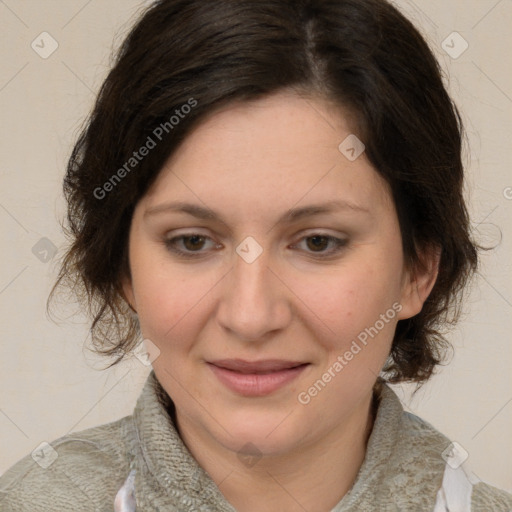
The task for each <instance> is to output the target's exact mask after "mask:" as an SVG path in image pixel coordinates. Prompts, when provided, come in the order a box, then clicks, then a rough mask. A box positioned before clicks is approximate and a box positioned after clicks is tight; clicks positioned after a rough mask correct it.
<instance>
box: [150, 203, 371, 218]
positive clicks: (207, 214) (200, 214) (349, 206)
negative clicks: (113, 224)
mask: <svg viewBox="0 0 512 512" xmlns="http://www.w3.org/2000/svg"><path fill="white" fill-rule="evenodd" d="M337 211H349V212H354V213H362V214H367V215H369V214H370V210H369V209H368V208H366V207H364V206H362V205H359V204H356V203H353V202H351V201H346V200H343V201H329V202H326V203H322V204H312V205H308V206H303V207H301V208H292V209H290V210H287V211H286V212H285V213H284V214H283V215H281V217H279V219H278V220H277V224H285V223H292V222H294V221H297V220H300V219H304V218H307V217H313V216H315V215H322V214H326V213H334V212H337ZM168 212H176V213H186V214H188V215H191V216H193V217H196V218H198V219H203V220H217V221H220V222H222V223H223V224H227V223H226V222H225V220H224V219H223V218H222V216H221V215H220V214H218V213H217V212H215V211H214V210H211V209H210V208H205V207H203V206H199V205H197V204H192V203H187V202H183V201H173V202H168V203H163V204H160V205H157V206H153V207H151V208H148V209H147V210H146V211H145V212H144V217H146V216H149V215H156V214H160V213H168Z"/></svg>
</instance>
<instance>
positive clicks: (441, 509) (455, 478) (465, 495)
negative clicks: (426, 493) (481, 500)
mask: <svg viewBox="0 0 512 512" xmlns="http://www.w3.org/2000/svg"><path fill="white" fill-rule="evenodd" d="M472 492H473V484H472V483H471V482H470V481H469V478H468V477H467V475H466V472H465V471H464V469H462V466H459V467H458V468H457V469H453V468H452V467H450V465H449V464H446V467H445V470H444V475H443V483H442V486H441V488H440V489H439V491H438V493H437V497H436V504H435V506H434V510H433V511H432V512H471V493H472Z"/></svg>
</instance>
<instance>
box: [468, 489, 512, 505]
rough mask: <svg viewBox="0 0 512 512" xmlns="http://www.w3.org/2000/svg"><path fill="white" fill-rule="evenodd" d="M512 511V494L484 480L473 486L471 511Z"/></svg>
mask: <svg viewBox="0 0 512 512" xmlns="http://www.w3.org/2000/svg"><path fill="white" fill-rule="evenodd" d="M489 510H492V511H493V512H494V511H495V512H511V511H512V494H510V493H508V492H506V491H503V490H501V489H498V488H496V487H493V486H492V485H489V484H487V483H484V482H479V483H477V484H475V485H474V486H473V494H472V495H471V512H488V511H489Z"/></svg>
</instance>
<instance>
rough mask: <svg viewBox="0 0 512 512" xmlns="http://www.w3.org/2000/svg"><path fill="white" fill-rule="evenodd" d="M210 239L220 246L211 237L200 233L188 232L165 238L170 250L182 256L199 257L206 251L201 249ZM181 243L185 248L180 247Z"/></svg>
mask: <svg viewBox="0 0 512 512" xmlns="http://www.w3.org/2000/svg"><path fill="white" fill-rule="evenodd" d="M208 240H209V241H210V242H212V243H213V244H214V246H215V247H216V248H219V247H220V246H218V245H215V243H214V242H213V240H212V239H211V238H210V237H208V236H205V235H201V234H198V233H186V234H184V235H180V236H176V237H174V238H170V239H167V240H165V246H166V247H167V249H168V250H170V251H171V252H174V253H175V254H178V255H180V256H185V257H190V258H197V257H199V256H202V255H204V253H205V251H202V250H201V249H203V248H204V246H205V244H206V242H207V241H208ZM180 244H181V246H182V247H184V248H185V250H183V249H182V248H180V247H178V245H180Z"/></svg>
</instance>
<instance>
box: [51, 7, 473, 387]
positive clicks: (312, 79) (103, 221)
mask: <svg viewBox="0 0 512 512" xmlns="http://www.w3.org/2000/svg"><path fill="white" fill-rule="evenodd" d="M285 89H288V90H290V89H291V90H295V91H297V92H299V93H303V94H306V95H309V96H310V97H313V98H319V99H325V100H328V101H330V102H335V104H338V105H340V106H341V107H344V108H345V109H349V111H350V112H353V113H354V114H355V119H356V124H357V129H358V132H357V133H358V134H359V135H360V138H362V139H363V141H364V144H365V145H366V156H367V157H368V159H369V160H370V162H371V164H372V165H373V166H374V168H375V169H376V171H377V172H378V173H379V174H380V175H381V176H383V177H384V178H385V180H386V181H387V183H389V186H390V190H391V192H392V196H393V200H394V203H395V206H396V210H397V214H398V218H399V224H400V230H401V235H402V243H403V253H404V261H405V262H406V265H407V266H408V267H409V268H414V267H417V266H420V265H421V264H422V256H421V255H422V251H424V250H425V249H427V248H429V247H437V248H439V249H440V250H441V257H440V265H439V274H438V277H437V281H436V283H435V285H434V288H433V289H432V292H431V293H430V295H429V297H428V299H427V300H426V302H425V304H424V306H423V308H422V310H421V312H420V313H419V314H417V315H415V316H414V317H412V318H410V319H406V320H401V321H399V322H398V324H397V328H396V332H395V335H394V340H393V343H392V348H391V352H390V354H389V357H388V360H387V362H386V365H385V367H384V369H383V370H384V372H385V375H386V380H388V381H389V382H402V381H404V382H405V381H413V382H417V383H421V382H423V381H426V380H427V379H428V378H429V377H430V376H431V375H432V374H433V372H434V369H435V367H436V366H437V365H438V364H441V363H442V362H443V358H444V357H445V356H446V351H447V349H448V348H449V347H450V344H449V343H448V341H447V338H446V337H445V336H446V333H445V332H444V330H445V328H446V327H447V326H448V324H450V325H453V324H455V322H456V321H457V320H458V318H459V316H460V312H461V308H460V306H461V304H462V301H463V295H464V294H463V291H464V290H465V289H466V285H467V284H468V281H469V279H470V277H471V276H472V274H473V272H474V271H475V270H476V269H477V265H478V256H477V254H478V253H477V250H478V246H477V245H475V243H474V242H473V241H472V240H471V235H470V232H469V219H468V213H467V209H466V205H465V202H464V198H463V185H464V183H463V174H464V169H463V164H462V157H461V153H462V140H463V127H462V122H461V118H460V115H459V112H458V110H457V108H456V106H455V105H454V103H453V101H452V100H451V98H450V97H449V94H448V93H447V91H446V89H445V86H444V85H443V73H442V70H441V68H440V66H439V64H438V62H437V60H436V58H435V56H434V54H433V53H432V51H431V50H430V48H429V46H428V44H427V42H426V41H425V39H424V38H423V37H422V36H421V34H420V33H419V31H418V30H417V29H416V28H415V27H414V25H413V24H412V23H411V22H410V21H409V20H408V19H407V18H405V17H404V16H403V15H402V14H401V13H400V11H399V10H398V9H397V8H395V7H394V6H393V5H392V4H391V3H389V2H387V1H385V0H258V1H255V0H216V1H215V2H211V0H159V1H156V2H155V3H154V4H152V5H151V6H150V7H149V8H148V9H147V10H146V11H145V12H143V13H142V14H141V16H140V18H139V20H138V21H137V22H136V23H135V25H134V26H133V28H132V29H131V31H130V33H129V34H128V36H127V37H126V39H125V40H124V42H123V44H122V46H121V47H120V49H119V51H118V53H117V56H116V59H115V62H114V64H113V67H112V69H111V70H110V72H109V74H108V76H107V78H106V79H105V81H104V83H103V85H102V87H101V90H100V92H99V94H98V97H97V100H96V103H95V106H94V108H93V111H92V113H91V115H90V116H89V117H88V119H87V123H86V125H85V127H84V128H83V130H82V132H81V133H80V136H79V137H78V140H77V142H76V145H75V147H74V149H73V151H72V154H71V157H70V159H69V162H68V166H67V172H66V176H65V179H64V194H65V197H66V200H67V204H68V213H67V221H68V222H67V225H66V226H64V229H65V232H66V234H67V235H68V237H69V239H70V245H69V248H68V250H67V252H66V254H65V255H64V257H63V259H62V262H61V267H60V271H59V275H58V279H57V282H56V284H55V286H54V288H53V289H52V293H51V294H50V298H49V304H50V303H51V300H52V297H53V296H54V294H55V292H56V290H57V288H59V287H60V286H61V285H66V286H68V287H70V288H71V289H72V291H73V292H74V293H75V295H76V297H77V298H78V300H79V302H80V304H81V305H82V306H84V307H85V308H86V309H87V311H88V313H89V314H90V315H91V318H92V327H91V333H92V342H93V345H94V348H95V350H96V351H97V352H99V353H101V354H104V355H106V356H114V357H115V358H116V359H115V361H114V362H113V363H112V364H111V365H110V366H113V365H114V364H116V363H118V362H119V361H121V360H122V359H123V357H124V356H125V355H126V354H127V353H129V352H130V351H131V350H132V349H133V348H134V347H135V345H136V344H137V342H138V340H139V339H140V328H139V324H138V320H137V318H136V316H135V315H133V314H131V313H132V312H131V311H130V307H129V305H128V304H127V302H126V300H125V298H124V297H123V292H122V287H121V282H122V278H123V276H129V275H130V269H129V262H128V234H129V228H130V223H131V218H132V214H133V211H134V207H135V206H136V204H137V202H138V201H139V199H140V198H141V197H142V196H143V195H144V194H145V192H146V191H147V189H148V187H149V186H150V185H151V184H152V182H153V181H154V180H155V178H156V176H157V175H158V173H159V171H160V169H162V167H163V165H164V163H165V162H166V160H167V159H168V158H169V157H170V155H172V153H173V152H174V151H175V150H176V149H177V148H178V146H179V145H180V143H181V142H182V141H183V140H184V139H185V137H186V136H187V135H188V134H189V133H190V132H191V131H192V130H193V129H194V128H195V127H197V125H198V124H199V123H200V122H201V121H203V120H204V119H205V118H206V116H209V115H211V114H212V113H213V112H214V111H217V110H218V109H220V108H222V107H224V106H227V105H228V104H230V103H232V102H235V101H237V102H239V101H250V100H254V99H258V98H262V97H265V96H267V95H270V94H272V93H275V92H278V91H281V90H285ZM191 98H194V99H195V100H194V101H195V102H196V104H195V106H194V108H193V109H189V110H190V111H189V112H188V110H187V112H188V114H187V115H186V116H180V120H179V123H177V124H175V125H173V126H172V128H170V126H169V120H170V119H171V116H173V115H177V114H178V113H179V112H177V111H179V110H180V108H181V107H182V106H183V105H185V104H187V102H189V101H190V99H191ZM166 122H167V125H166V126H167V127H168V129H167V130H165V133H164V130H161V132H162V140H161V142H159V143H158V144H157V145H156V147H155V148H154V149H152V150H151V151H150V152H149V154H147V156H145V158H144V159H141V160H140V161H137V164H136V169H134V170H133V171H132V172H129V173H122V174H123V179H122V180H117V181H115V183H114V182H112V176H113V175H114V174H115V173H116V172H117V171H118V170H120V169H121V168H123V165H125V164H126V162H128V161H129V160H130V158H132V157H133V152H134V151H136V150H137V149H138V148H140V147H142V146H143V145H144V144H145V143H146V141H147V140H148V137H149V136H150V135H151V134H152V133H153V132H154V130H155V127H157V126H162V125H163V123H166ZM167 132H168V133H167ZM125 169H126V167H125ZM119 172H121V171H119ZM118 176H119V173H118ZM109 180H110V184H111V186H109V187H108V191H109V193H108V194H106V193H104V192H101V193H99V192H98V191H101V190H103V191H104V190H106V187H104V186H103V185H104V184H106V183H107V182H109Z"/></svg>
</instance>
